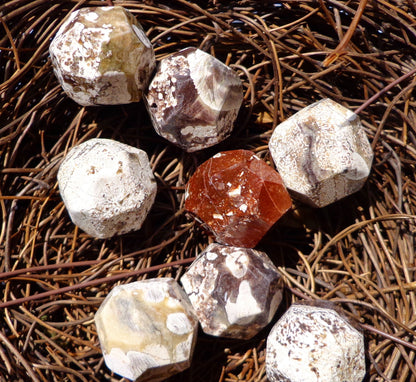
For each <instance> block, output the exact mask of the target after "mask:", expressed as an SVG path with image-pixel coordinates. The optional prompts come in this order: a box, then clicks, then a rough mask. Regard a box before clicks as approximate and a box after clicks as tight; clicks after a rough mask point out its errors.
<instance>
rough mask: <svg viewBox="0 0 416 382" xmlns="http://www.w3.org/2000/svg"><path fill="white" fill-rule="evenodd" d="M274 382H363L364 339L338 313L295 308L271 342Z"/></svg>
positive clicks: (269, 372)
mask: <svg viewBox="0 0 416 382" xmlns="http://www.w3.org/2000/svg"><path fill="white" fill-rule="evenodd" d="M266 372H267V376H268V378H269V381H270V382H281V381H287V382H305V381H308V382H324V381H330V382H345V381H348V382H361V381H362V380H363V378H364V375H365V353H364V337H363V334H362V333H360V332H359V331H358V330H357V329H355V328H354V327H353V326H352V325H351V324H350V323H349V322H348V321H347V320H346V319H345V318H343V317H342V316H341V315H340V314H338V313H337V312H336V311H335V310H334V309H331V308H328V307H325V306H319V305H318V306H314V305H306V304H293V305H292V306H291V307H290V308H289V309H288V310H287V311H286V313H285V314H284V315H283V316H282V317H281V318H280V320H279V321H278V322H277V323H276V324H275V326H274V327H273V329H272V330H271V332H270V334H269V337H268V339H267V352H266Z"/></svg>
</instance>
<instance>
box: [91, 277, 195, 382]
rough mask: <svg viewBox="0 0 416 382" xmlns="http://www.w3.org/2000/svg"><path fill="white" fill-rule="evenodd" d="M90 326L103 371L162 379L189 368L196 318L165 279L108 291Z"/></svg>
mask: <svg viewBox="0 0 416 382" xmlns="http://www.w3.org/2000/svg"><path fill="white" fill-rule="evenodd" d="M95 324H96V327H97V333H98V338H99V340H100V345H101V349H102V351H103V355H104V361H105V363H106V365H107V367H108V368H109V369H110V370H112V371H113V372H114V373H116V374H119V375H121V376H123V377H125V378H128V379H131V380H135V381H136V382H145V381H152V382H155V381H162V380H165V379H166V378H168V377H170V376H171V375H173V374H176V373H178V372H180V371H183V370H185V369H186V368H188V367H189V366H190V362H191V358H192V354H193V350H194V347H195V342H196V337H197V330H198V320H197V318H196V316H195V314H194V311H193V309H192V306H191V304H190V302H189V300H188V297H187V296H186V294H185V293H184V291H183V290H182V288H181V287H180V286H179V284H178V283H177V282H176V281H175V280H173V279H171V278H158V279H149V280H144V281H137V282H133V283H130V284H126V285H119V286H116V287H114V288H113V289H112V291H111V292H110V293H109V295H108V296H107V297H106V298H105V300H104V301H103V303H102V304H101V306H100V308H99V309H98V311H97V313H96V315H95Z"/></svg>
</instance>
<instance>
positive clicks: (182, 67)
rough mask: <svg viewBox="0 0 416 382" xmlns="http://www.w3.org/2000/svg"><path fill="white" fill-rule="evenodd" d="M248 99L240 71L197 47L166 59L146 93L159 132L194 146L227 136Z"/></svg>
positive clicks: (189, 148)
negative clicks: (235, 70) (244, 101)
mask: <svg viewBox="0 0 416 382" xmlns="http://www.w3.org/2000/svg"><path fill="white" fill-rule="evenodd" d="M242 101H243V92H242V84H241V81H240V79H239V77H238V76H237V74H236V73H235V72H234V71H233V70H232V69H230V68H229V67H227V66H226V65H224V64H223V63H222V62H220V61H219V60H217V59H215V58H214V57H212V56H211V55H209V54H207V53H205V52H202V51H201V50H199V49H196V48H186V49H184V50H182V51H179V52H177V53H174V54H172V55H170V56H169V57H167V58H165V59H163V60H162V61H161V62H160V65H159V67H158V70H157V72H156V74H155V76H154V78H153V80H152V82H151V83H150V85H149V90H148V92H147V94H146V105H147V108H148V110H149V113H150V116H151V119H152V123H153V126H154V128H155V130H156V132H157V133H158V134H159V135H161V136H162V137H164V138H165V139H167V140H169V141H170V142H172V143H174V144H176V145H177V146H179V147H181V148H182V149H184V150H186V151H189V152H192V151H197V150H201V149H203V148H206V147H209V146H212V145H214V144H217V143H219V142H220V141H222V140H224V139H225V138H227V137H228V136H229V135H230V133H231V131H232V128H233V124H234V121H235V119H236V117H237V114H238V110H239V108H240V106H241V103H242Z"/></svg>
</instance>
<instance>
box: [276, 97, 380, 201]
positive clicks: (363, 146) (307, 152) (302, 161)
mask: <svg viewBox="0 0 416 382" xmlns="http://www.w3.org/2000/svg"><path fill="white" fill-rule="evenodd" d="M269 148H270V153H271V155H272V157H273V160H274V163H275V165H276V168H277V170H278V171H279V174H280V175H281V176H282V178H283V181H284V183H285V185H286V187H287V188H288V189H289V190H290V191H291V192H292V194H293V196H294V197H297V198H298V199H300V200H301V201H303V202H305V203H307V204H309V205H311V206H313V207H324V206H326V205H328V204H330V203H333V202H335V201H337V200H339V199H342V198H344V197H345V196H347V195H350V194H352V193H354V192H356V191H358V190H359V189H360V188H361V187H362V186H363V185H364V183H365V181H366V179H367V177H368V175H369V173H370V169H371V163H372V160H373V151H372V149H371V145H370V143H369V141H368V138H367V136H366V134H365V132H364V129H363V127H362V125H361V122H360V119H359V117H358V116H357V115H356V114H354V113H353V112H351V111H350V110H348V109H347V108H345V107H344V106H342V105H339V104H338V103H336V102H334V101H332V100H330V99H323V100H321V101H318V102H316V103H314V104H312V105H309V106H308V107H306V108H304V109H302V110H301V111H299V112H298V113H296V114H295V115H293V116H292V117H290V118H288V119H287V120H286V121H284V122H282V123H281V124H280V125H278V126H277V127H276V128H275V129H274V131H273V134H272V137H271V139H270V142H269Z"/></svg>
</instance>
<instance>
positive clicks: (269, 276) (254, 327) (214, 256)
mask: <svg viewBox="0 0 416 382" xmlns="http://www.w3.org/2000/svg"><path fill="white" fill-rule="evenodd" d="M279 280H280V276H279V273H278V271H277V269H276V267H275V266H274V265H273V263H272V262H271V260H270V259H269V257H268V256H267V255H266V254H265V253H264V252H260V251H256V250H254V249H247V248H239V247H232V246H226V245H220V244H210V245H209V246H208V247H207V248H206V249H205V251H203V252H202V253H201V254H200V255H199V256H198V258H197V259H196V260H195V261H194V262H193V263H192V264H191V266H190V267H189V269H188V270H187V271H186V273H185V274H184V275H183V276H182V278H181V283H182V285H183V287H184V289H185V292H186V293H187V294H188V296H189V299H190V300H191V303H192V305H193V307H194V309H195V312H196V314H197V316H198V319H199V322H200V324H201V327H202V330H203V331H204V332H205V333H207V334H210V335H214V336H220V337H229V338H238V339H249V338H251V337H253V336H254V335H256V334H257V333H258V332H259V331H260V330H261V329H262V328H264V327H265V326H266V325H267V324H268V323H269V322H270V321H271V319H272V318H273V316H274V314H275V312H276V310H277V308H278V306H279V304H280V302H281V300H282V291H281V290H282V289H281V288H282V286H281V284H280V281H279Z"/></svg>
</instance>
